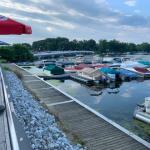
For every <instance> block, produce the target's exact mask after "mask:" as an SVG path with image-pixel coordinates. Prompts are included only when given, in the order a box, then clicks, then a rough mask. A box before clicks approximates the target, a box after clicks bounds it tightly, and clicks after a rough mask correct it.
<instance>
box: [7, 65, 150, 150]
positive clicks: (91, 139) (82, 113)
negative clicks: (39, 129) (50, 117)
mask: <svg viewBox="0 0 150 150" xmlns="http://www.w3.org/2000/svg"><path fill="white" fill-rule="evenodd" d="M10 67H11V69H14V70H17V72H19V73H21V75H22V81H23V83H24V85H25V86H26V87H27V88H28V89H29V90H30V91H31V92H32V93H33V94H34V95H35V96H36V97H37V98H38V99H39V100H40V102H41V103H42V104H43V105H44V106H46V107H47V108H48V110H49V112H50V113H53V114H55V115H56V116H57V118H58V119H59V121H60V122H61V123H62V124H63V128H65V129H67V130H68V131H70V132H71V133H73V134H74V135H77V137H78V139H80V140H82V141H83V142H84V143H85V146H86V147H87V148H88V149H89V150H149V149H150V143H148V142H146V141H144V140H142V139H141V138H139V137H137V136H136V135H134V134H132V133H131V132H129V131H127V130H126V129H124V128H122V127H121V126H119V125H117V124H116V123H114V122H112V121H111V120H109V119H108V118H106V117H104V116H103V115H101V114H99V113H97V112H95V111H94V110H92V109H91V108H89V107H88V106H86V105H84V104H83V103H81V102H80V101H78V100H77V99H75V98H73V97H71V96H70V95H68V94H66V93H64V92H62V91H60V90H59V89H57V88H55V87H54V86H53V85H50V84H48V83H46V82H45V81H43V80H41V79H40V78H39V77H37V76H33V75H31V74H30V73H29V72H27V71H25V70H24V69H22V68H19V67H18V66H16V65H14V64H11V66H10Z"/></svg>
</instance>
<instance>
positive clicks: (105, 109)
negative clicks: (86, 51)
mask: <svg viewBox="0 0 150 150" xmlns="http://www.w3.org/2000/svg"><path fill="white" fill-rule="evenodd" d="M47 82H49V83H51V84H53V85H55V86H56V87H58V88H59V89H61V90H63V91H65V92H66V93H68V94H70V95H71V96H73V97H75V98H77V99H78V100H80V101H81V102H83V103H84V104H86V105H88V106H90V107H91V108H93V109H94V110H96V111H98V112H100V113H101V114H103V115H104V116H106V117H108V118H109V119H111V120H113V121H115V122H116V123H118V124H120V125H121V126H123V127H125V128H126V129H128V130H130V131H132V132H134V133H135V134H137V135H138V136H140V137H142V138H143V139H145V140H147V141H149V142H150V126H149V125H148V124H145V123H143V122H141V121H137V120H135V119H133V113H134V110H135V107H136V105H137V104H141V103H143V102H144V98H145V97H148V96H150V80H145V81H131V82H124V83H122V84H121V85H111V88H104V87H101V86H99V87H86V86H85V85H83V84H80V83H77V82H74V81H72V80H65V81H63V82H62V81H59V80H49V81H47ZM115 87H116V88H115ZM93 94H94V96H92V95H93ZM95 94H97V95H96V96H95Z"/></svg>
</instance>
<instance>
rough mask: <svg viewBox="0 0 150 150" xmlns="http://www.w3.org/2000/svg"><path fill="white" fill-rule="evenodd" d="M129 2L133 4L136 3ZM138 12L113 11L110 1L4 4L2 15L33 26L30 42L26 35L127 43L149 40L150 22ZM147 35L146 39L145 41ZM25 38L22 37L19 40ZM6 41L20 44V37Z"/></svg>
mask: <svg viewBox="0 0 150 150" xmlns="http://www.w3.org/2000/svg"><path fill="white" fill-rule="evenodd" d="M129 1H130V2H129ZM131 1H132V2H131ZM133 1H134V2H133ZM125 2H127V3H128V4H129V5H133V4H136V1H135V0H126V1H125ZM131 3H132V4H131ZM134 10H135V9H134ZM134 10H133V14H132V13H131V14H128V13H125V12H122V11H121V10H119V11H118V10H116V9H113V8H112V7H111V5H110V4H109V3H108V1H107V0H88V1H87V0H55V1H54V0H26V1H24V0H1V1H0V14H2V15H5V16H7V17H12V18H14V19H16V20H18V21H21V22H23V23H26V24H29V25H31V26H32V29H33V34H32V35H30V38H29V39H30V40H29V39H28V38H27V39H26V37H28V36H23V40H26V41H29V42H32V41H34V40H37V39H40V38H47V37H57V36H66V37H68V38H70V39H75V38H77V39H91V38H93V39H95V40H99V39H105V38H106V39H114V38H117V39H119V38H120V39H119V40H124V41H129V39H130V40H132V41H134V42H139V41H140V40H141V41H143V40H145V41H146V40H147V41H149V36H148V35H150V29H149V26H150V21H149V20H150V19H149V17H145V16H142V15H140V13H138V12H139V11H140V10H139V9H138V12H137V13H135V12H134ZM145 30H146V32H147V34H146V32H145ZM132 33H133V34H132ZM138 34H139V36H138V37H137V35H138ZM140 34H141V35H140ZM145 34H146V35H145ZM129 35H130V37H129ZM144 35H145V38H141V37H144ZM0 37H1V38H3V37H4V36H0ZM21 37H22V36H19V41H21ZM131 37H132V39H131ZM4 38H5V39H7V40H8V42H9V41H11V40H12V39H13V40H14V39H15V38H16V39H17V40H16V41H18V38H17V36H15V38H9V36H8V37H6V36H5V37H4ZM31 39H32V40H31Z"/></svg>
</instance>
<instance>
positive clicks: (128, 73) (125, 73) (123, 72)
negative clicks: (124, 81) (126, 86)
mask: <svg viewBox="0 0 150 150" xmlns="http://www.w3.org/2000/svg"><path fill="white" fill-rule="evenodd" d="M118 73H119V74H120V75H121V76H126V77H130V78H134V77H137V76H138V75H137V74H136V73H134V72H131V71H129V70H126V69H122V68H121V69H119V70H118Z"/></svg>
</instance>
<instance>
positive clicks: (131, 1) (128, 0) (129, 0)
mask: <svg viewBox="0 0 150 150" xmlns="http://www.w3.org/2000/svg"><path fill="white" fill-rule="evenodd" d="M124 3H125V4H126V5H128V6H130V7H134V6H135V5H136V0H125V2H124Z"/></svg>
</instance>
